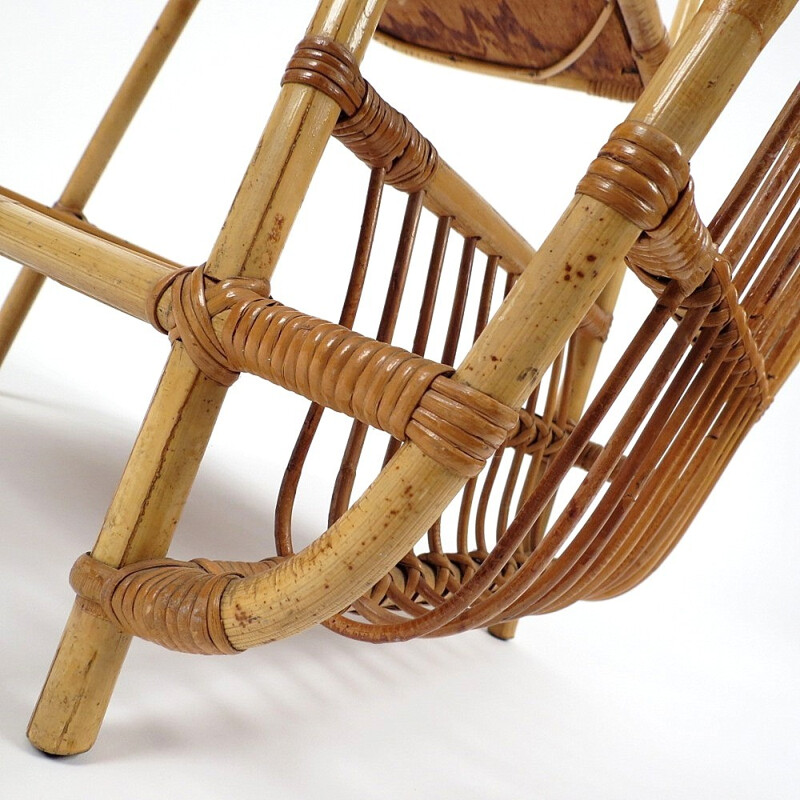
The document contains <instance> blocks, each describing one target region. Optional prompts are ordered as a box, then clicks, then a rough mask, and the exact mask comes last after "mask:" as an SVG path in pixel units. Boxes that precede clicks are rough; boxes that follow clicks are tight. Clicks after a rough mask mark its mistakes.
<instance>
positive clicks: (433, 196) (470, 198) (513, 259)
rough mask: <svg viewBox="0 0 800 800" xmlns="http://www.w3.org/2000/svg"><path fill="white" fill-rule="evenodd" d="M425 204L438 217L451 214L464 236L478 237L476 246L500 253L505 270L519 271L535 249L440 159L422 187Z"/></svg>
mask: <svg viewBox="0 0 800 800" xmlns="http://www.w3.org/2000/svg"><path fill="white" fill-rule="evenodd" d="M425 206H426V208H428V209H429V210H430V211H432V212H433V213H434V214H436V215H437V216H439V217H453V218H454V219H453V227H454V228H455V229H456V230H457V231H458V232H459V233H460V234H461V235H462V236H464V237H478V249H479V250H481V251H482V252H483V253H486V254H487V255H490V256H491V255H499V256H501V261H500V265H501V266H502V267H503V269H505V270H506V271H507V272H512V273H515V274H516V273H520V272H522V270H523V269H525V267H526V266H527V265H528V264H529V263H530V260H531V258H533V254H534V252H535V250H534V248H533V247H532V246H531V245H530V244H529V243H528V241H527V240H526V239H525V237H524V236H522V234H520V233H518V232H517V231H516V230H515V229H514V228H513V227H512V226H511V225H510V224H509V223H508V222H506V220H505V219H503V217H502V216H501V215H500V214H499V213H498V212H497V211H496V210H495V208H494V207H493V206H492V205H491V204H490V203H488V202H487V201H486V200H485V199H484V198H483V197H482V196H481V195H480V194H479V193H478V192H477V191H475V189H473V188H472V186H470V185H469V184H468V183H467V182H466V181H465V180H464V179H463V178H462V177H461V176H460V175H459V174H458V173H457V172H456V171H455V170H454V169H453V168H452V167H450V166H449V165H448V164H447V163H446V162H445V161H444V160H440V161H439V167H438V169H437V170H436V172H434V174H433V177H432V178H431V180H430V182H429V183H428V184H427V186H426V187H425Z"/></svg>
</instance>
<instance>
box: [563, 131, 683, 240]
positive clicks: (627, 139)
mask: <svg viewBox="0 0 800 800" xmlns="http://www.w3.org/2000/svg"><path fill="white" fill-rule="evenodd" d="M688 181H689V162H688V161H687V160H686V158H684V156H683V153H682V152H681V149H680V147H679V146H678V145H677V144H676V143H675V142H674V141H673V140H672V139H670V138H669V137H668V136H666V135H665V134H663V133H662V132H661V131H659V130H658V129H657V128H655V127H653V126H652V125H648V124H647V123H644V122H636V121H633V120H627V121H626V122H623V123H622V124H621V125H618V126H617V127H616V128H615V129H614V131H613V132H612V134H611V138H610V139H609V141H608V142H607V143H606V144H605V145H604V146H603V148H602V149H601V150H600V153H599V154H598V157H597V158H596V159H595V160H594V161H593V162H592V163H591V164H590V165H589V170H588V171H587V173H586V175H585V176H584V177H583V178H582V179H581V181H580V183H579V184H578V189H577V191H578V192H579V193H580V194H585V195H588V196H589V197H593V198H595V200H599V201H600V202H602V203H605V204H606V205H607V206H609V207H610V208H612V209H614V211H616V212H618V213H619V214H621V215H622V216H623V217H625V218H626V219H628V220H629V221H630V222H632V223H633V224H634V225H636V227H638V228H641V229H642V230H645V231H649V230H653V228H657V227H658V226H659V225H660V224H661V221H662V220H663V218H664V217H665V216H666V214H667V212H668V211H669V209H671V208H672V206H673V205H675V202H676V201H677V199H678V196H679V195H680V193H681V192H682V191H683V189H684V188H685V187H686V184H687V183H688Z"/></svg>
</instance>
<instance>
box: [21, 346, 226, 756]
mask: <svg viewBox="0 0 800 800" xmlns="http://www.w3.org/2000/svg"><path fill="white" fill-rule="evenodd" d="M224 396H225V388H224V387H222V386H220V385H219V384H217V383H215V382H213V381H211V380H209V379H208V378H206V377H204V376H203V375H202V374H200V373H199V372H198V371H197V369H196V367H195V366H194V365H193V364H192V362H191V361H190V360H189V358H188V356H186V354H185V351H184V350H183V347H182V345H180V344H178V345H176V346H175V348H174V350H173V352H172V354H171V355H170V358H169V360H168V362H167V367H166V369H165V371H164V375H163V377H162V380H161V382H160V384H159V386H158V389H157V390H156V394H155V396H154V398H153V402H152V404H151V406H150V409H149V411H148V413H147V417H146V418H145V421H144V424H143V426H142V429H141V431H140V433H139V436H138V438H137V440H136V444H135V445H134V448H133V452H132V454H131V457H130V459H129V461H128V464H127V466H126V468H125V472H124V473H123V476H122V480H121V482H120V485H119V487H118V489H117V492H116V494H115V496H114V499H113V500H112V502H111V506H110V508H109V510H108V513H107V515H106V519H105V522H104V524H103V527H102V530H101V532H100V536H99V537H98V540H97V544H96V545H95V547H94V550H93V551H92V554H93V555H94V557H95V558H98V559H100V560H101V561H103V562H105V563H106V564H112V565H115V566H117V565H121V564H126V563H129V562H132V561H139V560H141V559H144V558H158V557H161V556H163V555H164V554H165V553H166V552H167V547H168V546H169V542H170V540H171V538H172V532H173V530H174V528H175V525H176V524H177V521H178V518H179V516H180V512H181V509H182V507H183V505H184V503H185V501H186V497H187V496H188V494H189V490H190V488H191V486H192V482H193V480H194V476H195V474H196V472H197V467H198V465H199V463H200V459H201V457H202V455H203V452H204V450H205V447H206V443H207V441H208V437H209V436H210V434H211V430H212V428H213V426H214V422H215V420H216V418H217V413H218V411H219V408H220V406H221V404H222V400H223V398H224ZM128 643H129V637H128V636H127V635H126V634H123V633H121V632H120V631H119V629H117V628H116V627H115V626H113V625H111V624H110V623H108V622H107V621H105V620H103V619H99V618H98V617H97V616H95V615H94V614H93V613H92V610H91V609H90V608H87V607H85V606H83V605H82V604H81V602H80V601H77V602H76V603H75V606H74V608H73V610H72V614H71V615H70V618H69V620H68V622H67V626H66V630H65V631H64V636H63V638H62V640H61V644H60V646H59V649H58V652H57V653H56V656H55V659H54V661H53V666H52V667H51V669H50V674H49V675H48V677H47V682H46V683H45V686H44V689H43V690H42V694H41V697H40V698H39V702H38V704H37V706H36V709H35V711H34V712H33V717H32V719H31V722H30V726H29V728H28V737H29V738H30V740H31V742H32V743H33V744H34V745H35V746H36V747H38V748H39V749H40V750H44V751H45V752H48V753H53V754H58V755H68V754H74V753H81V752H83V751H85V750H88V749H89V748H90V747H91V746H92V744H93V743H94V740H95V738H96V736H97V732H98V730H99V727H100V723H101V722H102V719H103V715H104V714H105V710H106V707H107V705H108V701H109V699H110V696H111V691H112V689H113V688H114V683H115V682H116V678H117V674H118V672H119V669H120V667H121V666H122V661H123V659H124V658H125V653H126V652H127V649H128Z"/></svg>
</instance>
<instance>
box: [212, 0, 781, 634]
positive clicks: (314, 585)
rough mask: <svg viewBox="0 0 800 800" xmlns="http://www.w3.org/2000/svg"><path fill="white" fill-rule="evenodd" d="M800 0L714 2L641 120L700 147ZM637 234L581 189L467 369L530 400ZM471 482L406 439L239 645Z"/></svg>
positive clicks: (246, 589)
mask: <svg viewBox="0 0 800 800" xmlns="http://www.w3.org/2000/svg"><path fill="white" fill-rule="evenodd" d="M792 5H793V4H792V3H790V2H779V3H776V2H765V1H763V0H762V2H760V3H758V2H755V0H750V2H747V0H741V2H738V3H737V2H725V3H718V4H716V5H706V6H705V7H704V9H703V11H702V12H701V13H700V14H699V15H698V16H697V17H695V19H694V20H693V22H692V25H691V29H690V32H689V34H688V35H686V36H684V37H683V38H682V40H681V41H680V42H679V45H678V46H677V47H676V48H675V49H674V50H673V51H672V53H671V54H670V56H668V58H667V64H666V66H665V67H664V68H663V69H661V70H659V72H658V73H657V74H656V77H655V78H654V80H653V81H652V82H651V83H650V85H649V86H648V88H647V89H646V90H645V93H644V94H643V96H642V98H641V99H640V100H639V102H638V103H637V104H636V106H635V107H634V109H633V111H632V113H631V115H630V116H631V118H633V119H639V120H643V121H645V122H649V123H651V124H653V125H655V126H657V127H659V128H660V129H661V130H662V131H663V132H664V133H666V134H667V135H668V136H670V137H671V138H673V139H674V140H676V141H677V142H678V143H679V144H680V145H681V146H682V148H683V151H684V153H685V154H686V155H687V157H691V155H692V154H693V153H694V151H695V150H696V148H697V146H698V145H699V143H700V142H701V141H702V139H703V137H704V136H705V134H706V133H707V131H708V129H709V128H710V127H711V125H712V124H713V122H714V120H715V119H716V117H717V116H718V115H719V112H720V111H721V110H722V108H723V107H724V105H725V103H726V101H727V100H728V99H729V97H730V94H731V91H732V88H734V87H735V86H737V85H738V83H739V82H740V81H741V79H742V77H743V76H744V74H745V73H746V72H747V69H748V68H749V66H750V64H751V63H752V62H753V61H754V60H755V58H756V56H757V55H758V53H759V52H760V50H761V48H762V47H763V45H764V44H765V43H766V41H767V39H768V38H769V35H771V33H772V32H774V30H775V29H776V28H777V27H778V25H779V24H780V22H781V21H782V19H783V18H784V17H785V16H786V15H787V14H788V12H789V10H790V8H791V6H792ZM740 12H745V13H740ZM637 236H638V230H637V229H636V227H635V226H634V225H632V224H631V223H630V222H628V221H627V220H625V219H623V218H622V217H620V216H619V215H618V214H616V213H615V212H613V211H611V210H609V209H608V208H607V207H605V206H604V205H603V204H602V203H599V202H597V201H595V200H593V199H590V198H586V197H582V196H577V197H576V198H575V199H574V200H573V201H572V202H571V203H570V205H569V207H568V208H567V210H566V212H565V214H564V215H563V216H562V218H561V220H560V221H559V223H558V224H557V225H556V227H555V229H554V231H553V232H552V233H551V235H550V236H549V237H548V239H547V241H546V242H545V244H544V245H543V246H542V248H541V249H540V250H539V251H538V252H537V254H536V255H535V256H534V258H533V260H532V263H531V265H530V268H528V269H526V270H525V271H524V272H523V273H522V275H521V276H520V278H519V279H518V281H517V283H516V285H515V287H514V289H513V290H512V291H511V293H510V294H509V296H508V298H507V299H506V301H505V302H504V304H503V306H502V307H501V309H500V311H499V312H498V314H497V315H495V317H494V319H493V320H492V321H491V322H490V323H489V326H488V327H487V329H486V330H485V331H484V333H483V334H482V335H481V337H480V338H479V339H478V341H477V342H476V344H475V346H474V347H473V349H472V350H471V351H470V353H469V354H468V356H467V358H466V359H465V361H464V363H463V364H462V365H461V367H459V369H458V371H457V372H456V377H457V379H461V380H464V381H465V382H467V383H469V384H471V385H473V386H476V387H477V388H480V389H483V390H484V391H488V392H489V393H490V394H491V395H492V396H494V397H496V398H498V399H500V400H502V401H504V402H506V403H508V404H510V405H519V404H520V402H521V401H522V400H524V398H525V397H526V396H527V395H528V394H529V393H530V391H531V389H532V388H533V386H534V385H535V384H536V382H537V381H538V380H539V378H540V376H541V375H542V374H543V373H544V371H545V369H546V368H547V367H548V365H549V364H550V363H551V362H552V360H553V358H554V357H555V356H556V354H557V353H558V351H559V350H560V349H561V348H562V347H563V346H564V343H565V342H566V340H567V338H568V337H569V335H570V334H571V333H572V331H573V330H574V329H575V328H576V327H577V326H578V323H579V322H580V320H581V318H582V317H583V316H584V315H585V314H586V312H587V311H588V309H589V307H590V305H591V304H592V302H594V300H595V299H596V298H597V296H598V295H599V293H600V291H601V290H602V288H603V287H604V285H605V284H606V283H607V282H608V280H609V279H610V277H611V275H612V274H613V271H614V269H615V267H616V266H617V265H618V264H619V262H620V260H621V259H622V257H623V256H624V254H625V253H626V252H627V251H628V249H630V246H631V245H632V244H633V242H634V241H635V239H636V237H637ZM587 256H591V258H587ZM593 259H594V260H593ZM566 264H571V265H581V266H583V265H587V266H589V265H590V267H589V268H588V269H587V271H586V273H585V277H584V279H581V280H577V279H576V280H570V281H566V280H565V270H564V267H565V265H566ZM463 483H464V481H463V479H461V478H459V477H457V476H454V475H452V474H450V473H448V472H446V471H445V470H444V469H443V468H441V467H439V466H438V465H435V464H432V463H430V459H428V458H426V457H425V456H423V454H422V453H421V452H420V451H419V450H417V449H416V448H414V447H413V446H412V445H406V446H405V447H403V448H402V449H401V450H400V451H399V452H398V454H397V455H396V456H395V457H394V459H393V460H392V461H391V462H390V463H389V464H388V465H387V467H386V468H385V469H384V471H383V472H382V473H381V475H380V476H378V478H377V479H376V480H375V481H374V482H373V484H372V485H371V486H370V487H369V489H368V490H367V492H366V493H365V494H364V495H363V496H362V497H361V498H360V499H359V500H358V501H357V502H356V503H355V504H354V506H353V507H352V508H351V509H350V510H349V511H348V512H347V513H346V514H345V515H344V516H343V517H342V518H341V519H340V520H339V521H338V522H337V523H336V524H334V525H333V526H332V527H331V528H329V530H328V531H327V532H326V533H325V534H323V535H322V536H321V537H320V538H319V539H317V540H316V541H315V542H314V543H313V544H312V545H311V546H310V547H308V548H307V549H306V550H304V551H302V552H301V553H298V554H297V555H296V556H294V557H293V558H291V559H288V560H287V561H286V562H284V563H283V564H282V565H280V566H279V567H277V568H276V569H275V570H272V571H270V572H268V573H265V574H263V575H261V576H257V577H255V578H249V579H244V580H242V581H238V582H235V583H233V584H232V585H231V588H230V589H229V590H228V591H227V592H226V594H225V596H224V599H223V622H224V625H225V629H226V632H227V634H228V636H229V638H230V639H231V641H232V643H233V644H234V646H236V647H239V648H247V647H251V646H253V645H255V644H259V643H261V642H266V641H271V640H274V639H277V638H281V637H283V636H287V635H289V634H292V633H296V632H298V631H300V630H303V629H304V628H306V627H308V626H310V625H312V624H314V623H316V622H319V621H321V620H323V619H325V618H326V617H328V616H330V615H332V614H334V613H336V612H337V611H339V610H340V609H342V608H346V607H347V606H348V605H349V604H350V603H351V602H352V601H353V600H354V599H355V598H356V597H358V596H359V595H360V594H362V593H363V592H364V591H366V589H367V588H369V586H371V585H372V584H373V583H374V582H375V581H377V580H378V579H379V578H380V577H381V576H382V575H383V574H385V573H386V572H387V571H388V569H389V568H390V567H391V566H392V564H393V563H395V562H396V561H397V560H399V559H400V558H401V557H402V556H403V555H404V554H405V553H406V552H408V551H409V549H410V548H411V546H412V545H413V544H414V542H415V541H416V540H417V538H419V536H420V535H421V533H422V532H423V531H424V530H425V529H426V528H427V527H428V526H430V525H431V524H432V523H433V521H434V520H435V519H437V518H438V516H439V515H440V514H441V512H442V511H443V510H444V508H445V506H446V505H447V504H448V502H449V501H450V499H451V498H452V497H453V496H454V495H455V493H456V492H457V491H458V489H459V488H461V486H462V485H463ZM412 500H413V503H414V509H413V510H412V508H411V505H410V503H411V501H412Z"/></svg>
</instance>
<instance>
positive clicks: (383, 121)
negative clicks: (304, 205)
mask: <svg viewBox="0 0 800 800" xmlns="http://www.w3.org/2000/svg"><path fill="white" fill-rule="evenodd" d="M283 82H284V83H301V84H304V85H306V86H312V87H314V88H315V89H317V90H319V91H321V92H323V93H324V94H326V95H328V97H330V98H331V99H332V100H335V101H336V103H338V104H339V106H340V108H341V109H342V116H341V117H340V119H339V122H338V123H337V125H336V128H335V129H334V131H333V135H334V136H335V137H336V138H337V139H339V140H340V141H341V142H343V143H344V144H346V145H347V147H349V148H350V149H351V150H352V151H353V152H354V153H355V154H356V155H357V156H358V157H359V158H360V159H362V161H364V162H365V163H367V164H368V165H369V166H371V167H381V168H383V169H385V170H386V174H385V180H386V182H387V183H389V184H391V185H393V186H396V187H397V188H398V189H402V190H403V191H406V192H417V191H419V190H421V189H423V188H424V187H425V185H426V183H427V182H428V181H429V180H430V178H431V176H432V175H433V173H434V172H435V170H436V167H437V163H438V158H437V153H436V149H435V148H434V147H433V145H432V144H431V143H430V142H429V141H428V140H427V139H426V138H425V137H424V136H423V135H422V134H421V133H420V132H419V131H418V130H417V129H416V128H415V127H414V126H413V125H412V124H411V123H410V122H409V121H408V119H406V117H404V116H403V115H402V114H401V113H399V112H398V111H396V110H395V109H394V108H392V107H391V106H390V105H389V104H388V103H386V102H385V101H384V100H383V99H382V98H381V97H380V95H379V94H378V93H377V92H376V91H375V90H374V89H373V88H372V86H370V85H369V84H368V83H367V82H366V81H365V80H364V79H363V77H362V76H361V73H360V71H359V69H358V65H357V64H356V63H355V60H354V58H353V56H352V54H351V53H349V52H348V51H347V49H346V48H344V47H342V46H341V45H339V44H337V43H336V42H334V41H333V40H331V39H328V38H325V37H321V36H313V37H308V38H306V39H303V41H302V42H300V44H299V45H298V46H297V48H296V50H295V52H294V55H293V56H292V58H291V60H290V61H289V66H288V67H287V69H286V72H285V74H284V76H283Z"/></svg>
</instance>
